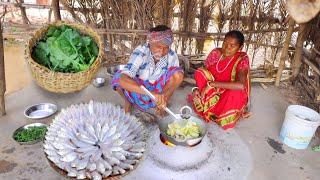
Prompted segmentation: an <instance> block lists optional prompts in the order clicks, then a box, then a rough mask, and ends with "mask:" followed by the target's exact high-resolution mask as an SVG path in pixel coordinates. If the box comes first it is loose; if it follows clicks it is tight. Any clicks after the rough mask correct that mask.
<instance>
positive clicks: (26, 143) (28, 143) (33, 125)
mask: <svg viewBox="0 0 320 180" xmlns="http://www.w3.org/2000/svg"><path fill="white" fill-rule="evenodd" d="M31 127H48V125H46V124H43V123H32V124H27V125H24V126H21V127H19V128H18V129H17V130H15V131H14V132H13V134H12V139H13V140H15V139H14V136H15V135H16V134H17V133H19V132H21V131H23V130H25V129H29V128H31ZM43 139H44V137H43V138H39V139H37V140H34V141H28V142H19V141H17V140H15V141H16V142H17V143H19V144H21V145H31V144H35V143H38V142H40V141H43Z"/></svg>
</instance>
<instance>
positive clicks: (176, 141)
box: [157, 106, 207, 146]
mask: <svg viewBox="0 0 320 180" xmlns="http://www.w3.org/2000/svg"><path fill="white" fill-rule="evenodd" d="M191 113H192V110H191V108H190V107H189V106H184V107H182V108H181V109H180V114H177V115H178V116H179V117H180V118H179V119H174V118H173V117H172V116H167V117H165V118H163V119H159V120H158V121H157V123H158V125H159V129H160V134H161V137H162V138H163V139H164V140H165V141H169V142H170V143H171V144H173V145H179V146H195V145H197V144H199V143H200V142H201V140H202V138H203V137H204V136H205V135H206V132H207V127H206V123H205V122H204V121H203V120H202V119H199V118H198V117H195V116H192V115H191Z"/></svg>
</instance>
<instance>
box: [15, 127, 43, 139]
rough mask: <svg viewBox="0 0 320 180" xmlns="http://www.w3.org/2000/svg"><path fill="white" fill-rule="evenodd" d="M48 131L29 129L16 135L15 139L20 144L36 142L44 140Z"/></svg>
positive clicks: (35, 128) (38, 128)
mask: <svg viewBox="0 0 320 180" xmlns="http://www.w3.org/2000/svg"><path fill="white" fill-rule="evenodd" d="M46 131H47V127H45V126H40V127H36V126H35V127H30V128H28V129H24V130H22V131H20V132H18V133H17V134H15V135H14V137H13V138H14V139H15V140H16V141H18V142H29V141H35V140H38V139H43V138H44V136H45V134H46Z"/></svg>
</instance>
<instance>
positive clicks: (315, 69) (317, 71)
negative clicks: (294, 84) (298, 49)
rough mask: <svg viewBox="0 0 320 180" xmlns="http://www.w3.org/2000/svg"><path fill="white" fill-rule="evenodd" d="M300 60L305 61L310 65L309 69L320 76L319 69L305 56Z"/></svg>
mask: <svg viewBox="0 0 320 180" xmlns="http://www.w3.org/2000/svg"><path fill="white" fill-rule="evenodd" d="M302 61H303V62H304V63H306V64H307V65H308V66H310V67H311V69H312V70H313V71H314V72H315V73H317V74H318V75H319V76H320V69H319V68H317V66H316V65H314V64H313V63H312V62H311V61H309V60H308V59H307V58H306V57H303V58H302Z"/></svg>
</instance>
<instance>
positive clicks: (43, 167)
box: [0, 83, 320, 180]
mask: <svg viewBox="0 0 320 180" xmlns="http://www.w3.org/2000/svg"><path fill="white" fill-rule="evenodd" d="M190 89H191V87H184V88H179V90H178V91H177V92H176V94H175V95H174V96H173V97H174V99H173V102H177V101H176V100H175V99H176V98H178V99H183V97H185V96H186V94H187V93H188V92H189V91H190ZM90 99H95V100H99V101H108V102H113V103H115V104H121V102H120V98H119V96H118V95H115V93H114V92H112V90H111V88H110V86H104V87H102V88H99V89H97V88H94V87H93V86H91V85H90V86H89V87H87V88H86V89H84V90H82V91H81V92H78V93H73V94H66V95H65V94H53V93H49V92H47V91H45V90H43V89H41V88H39V87H38V86H37V85H35V84H34V83H30V84H29V85H28V86H27V87H25V88H23V89H21V90H20V91H17V92H15V93H11V94H9V95H7V96H6V108H7V115H6V116H4V117H1V118H0V132H1V136H0V142H1V143H0V179H43V177H44V176H45V177H46V179H64V177H62V176H60V175H59V174H58V173H57V172H55V171H54V170H53V169H52V168H51V167H50V166H49V164H48V162H47V160H46V158H45V156H44V153H43V150H42V146H41V143H38V144H35V145H28V146H26V145H24V146H22V145H19V144H17V143H16V142H15V141H14V140H13V139H12V138H11V136H12V133H13V131H14V130H15V129H17V128H18V127H20V126H22V125H24V124H28V123H32V122H43V123H50V122H51V121H52V118H53V117H49V118H47V119H44V120H38V121H34V120H30V119H26V118H25V117H24V115H23V111H24V109H25V108H26V107H27V106H29V105H31V104H35V103H40V102H52V103H55V104H57V105H58V107H59V109H61V108H64V107H67V106H68V105H70V104H74V103H79V102H88V101H89V100H90ZM182 105H185V103H182ZM288 105H289V104H288V102H287V101H286V100H285V99H284V98H283V96H282V95H281V94H280V93H279V90H278V89H276V88H274V87H269V88H268V89H266V90H264V89H263V88H261V87H260V86H254V87H253V89H252V108H251V111H252V112H253V116H251V117H250V118H248V119H245V120H243V121H241V122H239V124H238V125H237V127H236V128H235V129H233V130H230V131H229V132H231V133H236V134H238V135H239V137H240V139H241V141H243V143H244V144H245V145H246V146H247V147H248V148H245V149H241V148H240V151H249V153H250V156H251V158H252V161H253V162H252V164H253V165H252V166H253V167H252V170H251V171H250V173H249V176H248V177H246V179H279V180H280V179H281V180H282V179H292V180H295V179H296V180H300V179H312V180H317V179H319V178H320V173H319V169H320V158H319V155H320V154H319V152H318V153H316V152H312V151H311V150H310V147H309V148H308V149H306V150H295V149H291V148H289V147H287V146H285V145H282V144H281V143H280V144H279V143H278V141H279V138H278V136H279V132H280V128H281V125H282V122H283V118H284V112H285V110H286V107H287V106H288ZM179 107H180V105H178V104H173V110H177V109H178V108H179ZM221 133H228V131H226V132H224V131H222V132H221ZM316 143H320V141H319V139H314V140H313V141H312V145H314V144H316ZM246 149H247V150H246ZM146 173H147V172H146ZM159 176H160V175H159ZM160 177H161V176H160ZM232 177H234V176H232ZM242 178H243V177H242ZM170 179H177V178H176V177H171V178H170ZM209 179H210V177H209ZM221 179H230V177H225V178H221ZM231 179H233V178H231ZM237 179H238V178H237Z"/></svg>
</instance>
